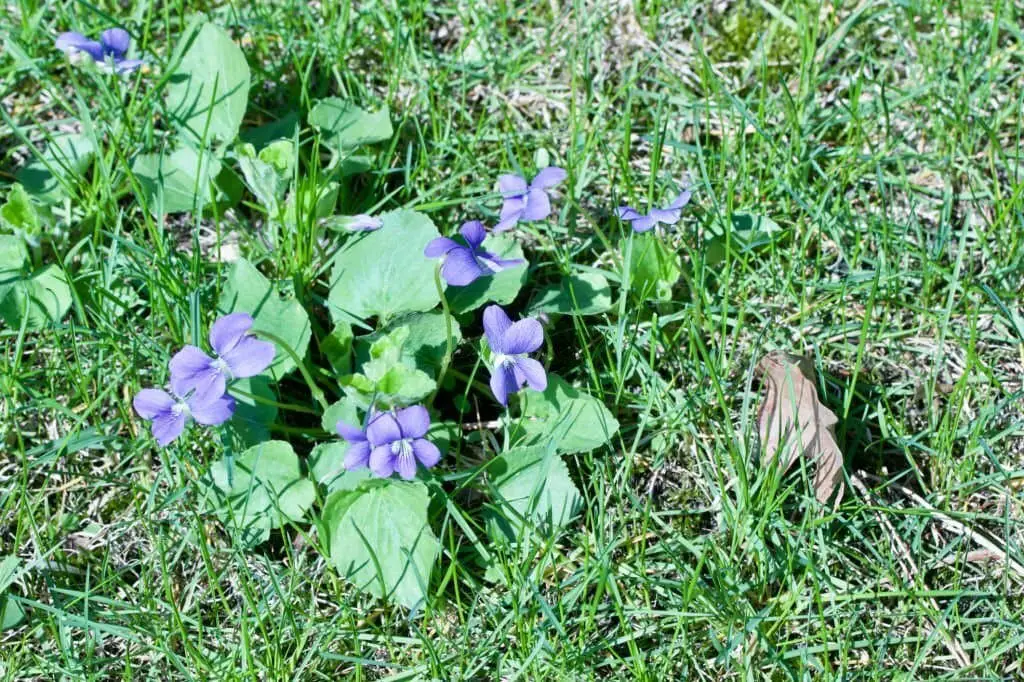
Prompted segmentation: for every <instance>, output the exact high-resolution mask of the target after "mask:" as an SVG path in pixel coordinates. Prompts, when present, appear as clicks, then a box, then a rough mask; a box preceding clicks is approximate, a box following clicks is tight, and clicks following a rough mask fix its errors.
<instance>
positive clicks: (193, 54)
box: [167, 20, 249, 146]
mask: <svg viewBox="0 0 1024 682" xmlns="http://www.w3.org/2000/svg"><path fill="white" fill-rule="evenodd" d="M170 64H172V65H176V66H175V68H174V71H173V72H172V73H171V75H170V80H169V81H168V83H167V108H168V110H169V111H170V114H171V118H172V120H173V121H174V122H175V123H176V124H177V125H178V127H179V128H180V129H181V131H182V132H183V133H184V135H185V136H186V137H188V138H191V140H192V141H193V143H194V144H198V145H204V146H207V145H210V144H213V143H214V142H221V143H231V142H233V141H234V139H235V137H236V136H237V135H238V128H239V126H240V125H241V124H242V118H243V117H244V116H245V110H246V107H247V106H248V102H249V65H248V63H246V61H245V54H243V52H242V50H241V49H240V48H239V47H238V46H237V45H235V43H234V41H232V40H231V37H230V36H229V35H228V34H227V33H226V32H225V31H224V29H222V28H220V27H219V26H215V25H213V24H209V23H205V22H203V21H202V20H199V21H196V22H193V23H192V24H191V25H190V26H189V28H188V29H187V30H186V31H185V34H184V35H183V36H182V38H181V42H180V43H179V44H178V47H177V49H176V50H175V52H174V54H173V55H172V56H171V59H170Z"/></svg>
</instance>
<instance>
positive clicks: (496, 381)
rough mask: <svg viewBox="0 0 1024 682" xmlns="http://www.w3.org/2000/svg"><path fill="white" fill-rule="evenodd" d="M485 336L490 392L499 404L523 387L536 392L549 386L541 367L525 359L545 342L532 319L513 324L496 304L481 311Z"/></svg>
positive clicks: (542, 333)
mask: <svg viewBox="0 0 1024 682" xmlns="http://www.w3.org/2000/svg"><path fill="white" fill-rule="evenodd" d="M484 334H486V335H487V344H488V345H489V346H490V347H491V353H492V364H493V366H492V368H491V391H492V392H493V393H494V398H495V400H497V401H498V402H499V403H501V404H502V405H508V396H509V395H510V394H512V393H515V392H517V391H518V390H519V389H521V388H522V387H523V385H524V384H529V385H530V388H532V389H534V390H536V391H543V390H544V389H546V388H547V387H548V377H547V374H546V373H545V372H544V366H543V365H541V364H540V363H539V362H537V361H536V360H534V359H533V358H529V357H527V356H526V354H527V353H532V352H533V351H535V350H537V349H538V348H540V347H541V344H543V343H544V328H543V327H541V326H540V322H538V321H537V320H534V319H532V318H527V319H525V320H519V321H518V322H512V320H510V319H509V317H508V315H506V314H505V311H504V310H502V309H501V308H499V307H498V306H496V305H491V306H487V308H486V309H484Z"/></svg>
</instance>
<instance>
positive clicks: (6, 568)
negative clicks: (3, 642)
mask: <svg viewBox="0 0 1024 682" xmlns="http://www.w3.org/2000/svg"><path fill="white" fill-rule="evenodd" d="M20 567H21V560H20V559H18V557H16V556H14V555H9V556H5V557H4V558H3V561H0V631H3V630H8V629H10V628H13V627H15V626H16V625H18V624H19V623H21V621H23V620H24V619H25V611H24V610H23V609H22V608H21V604H19V603H18V602H16V601H15V600H13V599H10V598H9V597H8V595H7V588H8V587H10V586H11V583H13V582H14V581H15V580H17V578H18V573H19V570H18V569H19V568H20Z"/></svg>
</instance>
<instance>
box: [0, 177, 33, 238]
mask: <svg viewBox="0 0 1024 682" xmlns="http://www.w3.org/2000/svg"><path fill="white" fill-rule="evenodd" d="M0 229H3V230H5V231H10V232H13V233H14V234H16V235H17V236H19V237H21V238H22V239H24V240H25V242H26V243H28V244H31V245H37V244H39V237H40V231H41V229H42V228H41V226H40V219H39V212H38V211H37V210H36V207H35V205H34V204H33V203H32V200H31V199H30V198H29V196H28V193H27V192H26V191H25V188H24V187H22V186H21V185H20V184H18V183H15V184H14V185H12V186H11V189H10V190H9V191H8V192H7V201H5V202H4V204H3V206H0Z"/></svg>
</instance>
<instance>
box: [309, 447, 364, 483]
mask: <svg viewBox="0 0 1024 682" xmlns="http://www.w3.org/2000/svg"><path fill="white" fill-rule="evenodd" d="M346 454H348V443H346V442H345V441H343V440H342V441H331V442H329V443H320V444H319V445H317V446H316V447H315V448H313V451H312V452H311V453H309V473H310V475H311V476H312V477H313V480H315V481H316V482H317V483H319V484H321V485H323V486H324V487H326V488H327V492H329V493H332V492H334V491H335V490H355V489H356V488H358V487H359V485H360V484H361V483H362V482H363V481H368V480H370V479H371V478H373V473H372V472H371V471H370V469H369V468H368V467H364V468H362V469H354V470H352V471H346V470H345V467H344V464H345V455H346Z"/></svg>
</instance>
